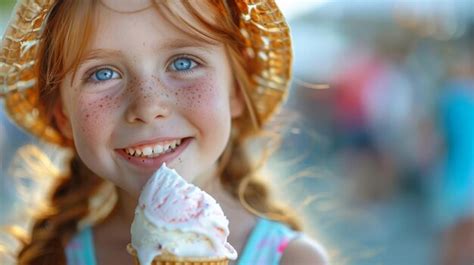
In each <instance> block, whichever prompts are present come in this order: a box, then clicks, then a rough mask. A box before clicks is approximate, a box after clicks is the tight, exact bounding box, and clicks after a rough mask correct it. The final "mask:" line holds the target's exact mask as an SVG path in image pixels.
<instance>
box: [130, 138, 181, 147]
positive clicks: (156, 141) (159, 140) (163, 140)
mask: <svg viewBox="0 0 474 265" xmlns="http://www.w3.org/2000/svg"><path fill="white" fill-rule="evenodd" d="M188 138H189V137H188ZM179 139H181V140H184V139H186V137H167V138H157V139H153V140H147V141H141V142H137V143H134V144H132V145H130V146H127V147H123V148H121V149H127V148H140V147H143V146H147V145H156V144H159V143H166V142H171V141H174V140H179Z"/></svg>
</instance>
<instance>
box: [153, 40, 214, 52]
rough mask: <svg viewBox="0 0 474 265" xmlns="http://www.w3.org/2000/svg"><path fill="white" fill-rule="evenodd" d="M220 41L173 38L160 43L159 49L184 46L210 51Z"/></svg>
mask: <svg viewBox="0 0 474 265" xmlns="http://www.w3.org/2000/svg"><path fill="white" fill-rule="evenodd" d="M217 44H218V42H211V41H204V40H196V39H191V40H190V39H171V40H168V41H166V42H165V43H164V44H162V45H160V47H159V50H172V49H182V48H198V49H202V50H205V51H207V52H210V51H211V50H212V48H213V46H216V45H217Z"/></svg>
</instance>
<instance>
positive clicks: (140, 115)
mask: <svg viewBox="0 0 474 265" xmlns="http://www.w3.org/2000/svg"><path fill="white" fill-rule="evenodd" d="M16 12H17V13H16V16H14V19H13V21H12V23H11V25H10V27H9V28H8V29H7V32H6V35H5V41H4V43H3V49H2V54H1V57H0V58H1V60H2V61H1V62H2V65H1V67H2V72H3V73H6V74H5V75H3V76H2V77H1V78H2V80H1V81H2V84H3V85H4V86H3V87H2V89H3V90H4V91H3V92H4V97H5V105H6V108H7V110H8V112H9V113H10V115H11V117H12V118H13V119H14V120H15V121H16V122H17V123H18V124H19V125H20V126H22V127H23V128H25V129H26V130H28V131H29V132H31V133H33V134H35V135H37V136H39V137H40V138H42V139H44V140H47V141H50V142H53V143H57V144H60V145H62V146H65V147H70V148H72V149H73V150H74V153H75V157H74V158H73V159H72V161H71V173H70V176H69V177H68V178H65V180H64V181H62V182H61V183H59V184H58V186H57V187H56V190H55V191H54V193H53V196H52V198H51V200H52V201H51V204H52V206H53V207H54V209H55V211H51V212H48V213H44V214H43V216H40V218H38V219H37V220H36V224H35V226H34V228H33V231H32V234H31V239H30V240H28V242H27V243H26V244H25V246H24V247H23V249H22V250H21V251H20V253H19V254H18V261H19V263H20V264H123V263H124V262H125V261H127V262H128V263H130V264H131V257H130V256H129V255H128V254H127V253H126V251H125V246H126V245H127V243H129V242H130V232H129V231H130V224H131V221H132V218H133V213H134V208H135V205H136V201H137V198H138V195H139V193H140V190H141V187H142V186H143V185H144V184H145V182H146V181H147V178H148V177H150V176H151V175H152V173H153V172H154V171H156V170H157V169H158V168H159V167H160V166H161V164H162V163H163V162H166V164H167V165H168V166H169V167H172V168H175V169H176V170H177V171H178V172H179V173H180V174H181V175H182V176H184V177H185V178H186V179H187V180H188V181H192V182H194V183H196V184H197V185H199V186H200V187H201V188H203V189H204V190H206V191H207V192H208V193H210V194H211V195H212V196H213V197H215V198H216V200H217V201H218V202H219V203H220V204H221V206H222V208H223V209H224V212H225V214H226V215H227V217H228V219H229V221H230V227H229V228H230V231H231V235H230V237H229V242H230V243H231V244H232V245H233V246H234V247H235V248H236V249H237V251H238V252H239V253H240V257H239V259H238V260H237V261H236V262H235V264H240V265H242V264H245V265H247V264H265V265H266V264H291V265H295V264H326V258H325V255H324V252H323V251H322V249H321V248H320V247H319V246H318V245H317V244H316V243H315V242H314V241H313V240H311V239H309V238H308V237H307V236H305V235H304V234H302V233H301V232H296V231H298V230H299V226H298V222H297V220H296V218H295V217H293V216H292V215H290V214H289V213H288V211H287V210H286V209H283V208H280V207H277V206H276V205H275V203H274V202H273V201H272V200H271V198H270V197H269V195H268V191H267V187H266V186H265V184H264V183H263V182H261V181H260V180H258V179H256V178H255V175H256V174H255V170H256V167H255V165H253V164H252V163H251V162H250V160H249V159H248V157H247V153H246V149H245V145H244V141H245V140H247V139H250V138H252V137H255V136H257V134H258V133H260V132H262V124H263V123H264V122H266V121H267V120H268V118H269V117H270V116H271V115H272V114H273V112H274V111H275V109H276V107H277V106H279V105H280V104H281V102H282V100H283V99H284V97H285V95H286V93H287V84H288V81H289V74H290V65H291V44H290V39H289V33H288V28H287V25H286V23H285V22H284V19H283V17H282V15H281V13H280V11H279V10H278V8H277V6H276V5H275V3H274V2H273V1H272V0H267V1H265V0H263V1H249V0H247V1H245V0H220V1H218V0H215V1H214V0H209V1H203V0H200V1H197V0H196V1H150V0H136V1H126V0H101V1H93V0H87V1H86V0H81V1H75V0H63V1H59V0H58V1H54V0H49V1H46V0H45V1H36V2H35V1H27V0H25V1H20V3H19V4H18V5H17V11H16ZM104 181H108V182H110V183H113V185H114V187H116V189H113V190H115V192H110V186H107V185H106V184H104V183H108V182H104ZM107 187H109V189H107ZM107 191H108V192H107ZM115 196H116V197H115ZM97 198H103V199H104V198H105V199H104V200H103V201H104V202H107V203H106V204H104V205H100V203H99V207H97ZM113 198H117V199H116V200H115V199H113ZM110 204H112V205H114V207H110V208H111V209H112V208H113V210H112V211H107V209H108V207H107V205H110ZM105 216H106V217H107V218H105V219H104V218H102V217H105ZM231 264H233V263H232V262H231Z"/></svg>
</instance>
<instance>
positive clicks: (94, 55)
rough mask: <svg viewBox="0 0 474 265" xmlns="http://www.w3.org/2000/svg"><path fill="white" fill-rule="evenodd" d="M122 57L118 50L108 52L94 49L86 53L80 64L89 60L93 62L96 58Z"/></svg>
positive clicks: (107, 50)
mask: <svg viewBox="0 0 474 265" xmlns="http://www.w3.org/2000/svg"><path fill="white" fill-rule="evenodd" d="M120 56H123V53H122V52H121V51H119V50H109V49H94V50H90V51H88V52H87V53H86V54H85V55H84V58H83V59H82V63H81V64H83V63H84V62H86V61H89V60H93V59H96V58H99V57H101V58H112V57H120Z"/></svg>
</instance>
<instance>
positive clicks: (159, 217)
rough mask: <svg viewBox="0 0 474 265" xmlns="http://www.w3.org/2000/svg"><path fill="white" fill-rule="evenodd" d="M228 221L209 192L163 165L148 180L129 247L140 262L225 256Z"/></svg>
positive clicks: (229, 254)
mask: <svg viewBox="0 0 474 265" xmlns="http://www.w3.org/2000/svg"><path fill="white" fill-rule="evenodd" d="M228 226H229V221H228V220H227V218H226V217H225V215H224V212H223V211H222V209H221V207H220V206H219V204H218V203H217V202H216V200H214V198H212V197H211V196H210V195H209V194H207V193H206V192H204V191H202V190H201V189H199V188H198V187H196V186H194V185H192V184H190V183H187V182H186V181H185V180H184V179H183V178H182V177H181V176H179V175H178V173H176V171H175V170H171V169H169V168H168V167H166V165H165V164H163V165H162V166H161V168H160V169H159V170H158V171H157V172H156V173H155V174H154V175H153V176H152V177H151V178H150V179H149V180H148V182H147V184H146V185H145V187H144V188H143V191H142V193H141V195H140V199H139V203H138V206H137V208H136V210H135V219H134V220H133V223H132V228H131V233H132V246H133V248H134V249H135V250H136V252H137V256H138V259H139V260H140V264H141V265H148V264H151V262H152V260H153V259H154V258H155V257H156V256H159V255H163V254H168V255H169V254H171V255H175V256H179V257H226V258H228V259H236V258H237V252H236V251H235V249H234V248H233V247H232V246H231V245H230V244H229V243H228V242H227V237H228V235H229V228H228Z"/></svg>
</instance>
